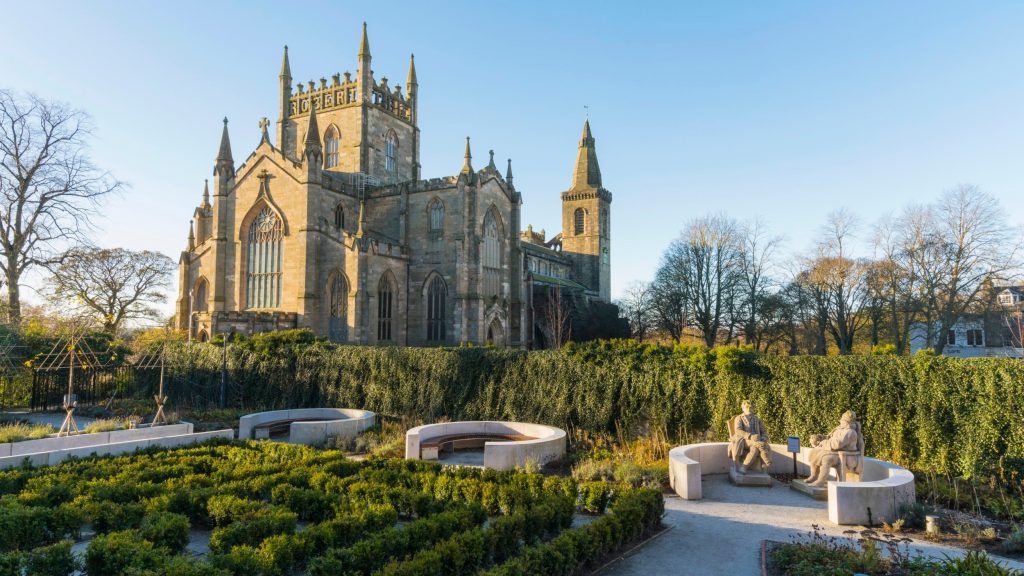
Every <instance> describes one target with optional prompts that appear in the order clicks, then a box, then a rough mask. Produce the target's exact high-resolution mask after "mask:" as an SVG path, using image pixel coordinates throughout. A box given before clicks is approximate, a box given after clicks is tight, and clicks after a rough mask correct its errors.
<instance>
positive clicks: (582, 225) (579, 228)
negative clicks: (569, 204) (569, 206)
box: [572, 208, 587, 235]
mask: <svg viewBox="0 0 1024 576" xmlns="http://www.w3.org/2000/svg"><path fill="white" fill-rule="evenodd" d="M572 221H573V233H574V234H576V235H580V234H583V231H584V230H585V229H586V224H587V212H586V210H584V209H583V208H577V209H576V211H575V212H573V213H572Z"/></svg>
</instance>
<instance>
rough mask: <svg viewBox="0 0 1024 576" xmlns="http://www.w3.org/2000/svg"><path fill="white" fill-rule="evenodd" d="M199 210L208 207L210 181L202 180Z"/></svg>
mask: <svg viewBox="0 0 1024 576" xmlns="http://www.w3.org/2000/svg"><path fill="white" fill-rule="evenodd" d="M199 207H200V208H209V207H210V181H209V180H203V203H202V204H200V205H199Z"/></svg>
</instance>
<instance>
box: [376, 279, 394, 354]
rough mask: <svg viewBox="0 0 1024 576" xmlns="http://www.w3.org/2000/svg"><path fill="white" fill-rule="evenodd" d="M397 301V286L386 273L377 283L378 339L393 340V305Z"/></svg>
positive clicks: (381, 340) (382, 340)
mask: <svg viewBox="0 0 1024 576" xmlns="http://www.w3.org/2000/svg"><path fill="white" fill-rule="evenodd" d="M394 301H395V287H394V283H393V282H392V281H391V275H390V274H386V273H385V274H384V275H383V276H381V278H380V284H378V285H377V340H378V341H380V342H389V341H390V340H391V316H392V313H393V312H394V310H393V308H392V306H394Z"/></svg>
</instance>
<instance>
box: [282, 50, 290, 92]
mask: <svg viewBox="0 0 1024 576" xmlns="http://www.w3.org/2000/svg"><path fill="white" fill-rule="evenodd" d="M281 78H287V79H288V82H286V84H289V83H291V78H292V67H291V66H290V65H289V64H288V45H287V44H286V45H285V47H284V58H283V59H282V60H281Z"/></svg>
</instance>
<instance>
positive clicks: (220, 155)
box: [213, 116, 235, 176]
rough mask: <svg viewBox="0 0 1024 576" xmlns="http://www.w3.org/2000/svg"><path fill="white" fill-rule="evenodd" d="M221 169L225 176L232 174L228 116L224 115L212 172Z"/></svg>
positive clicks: (232, 162) (233, 169)
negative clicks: (218, 147)
mask: <svg viewBox="0 0 1024 576" xmlns="http://www.w3.org/2000/svg"><path fill="white" fill-rule="evenodd" d="M219 171H223V174H224V175H225V176H234V174H235V161H234V160H233V159H232V158H231V139H230V138H228V118H227V116H225V117H224V131H223V132H222V133H221V135H220V149H219V150H218V151H217V162H216V165H215V167H214V169H213V172H214V174H218V172H219Z"/></svg>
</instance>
